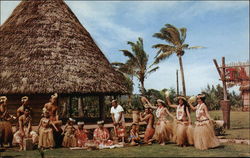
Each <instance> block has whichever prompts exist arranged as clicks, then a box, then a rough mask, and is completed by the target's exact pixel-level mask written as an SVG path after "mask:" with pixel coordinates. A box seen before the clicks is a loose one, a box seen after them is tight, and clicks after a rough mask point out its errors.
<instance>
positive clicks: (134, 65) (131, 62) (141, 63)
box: [113, 38, 159, 95]
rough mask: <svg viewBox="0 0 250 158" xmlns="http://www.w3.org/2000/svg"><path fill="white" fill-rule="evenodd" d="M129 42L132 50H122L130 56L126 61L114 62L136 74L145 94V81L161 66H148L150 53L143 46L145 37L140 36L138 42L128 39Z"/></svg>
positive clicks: (125, 54)
mask: <svg viewBox="0 0 250 158" xmlns="http://www.w3.org/2000/svg"><path fill="white" fill-rule="evenodd" d="M128 44H129V45H130V46H131V50H132V51H129V50H120V51H121V52H123V55H124V56H126V57H128V60H127V61H126V63H124V64H123V63H113V65H115V64H116V65H119V67H120V70H123V71H124V72H125V73H127V74H129V75H131V76H135V77H136V78H137V79H138V80H139V82H140V91H141V94H142V95H144V94H145V88H144V81H145V79H146V78H147V76H148V75H149V74H151V73H152V72H155V71H156V70H157V69H158V68H159V67H158V66H157V67H154V68H151V67H152V65H151V66H148V54H147V53H146V52H145V51H144V48H143V39H142V38H138V41H136V43H134V42H131V41H128Z"/></svg>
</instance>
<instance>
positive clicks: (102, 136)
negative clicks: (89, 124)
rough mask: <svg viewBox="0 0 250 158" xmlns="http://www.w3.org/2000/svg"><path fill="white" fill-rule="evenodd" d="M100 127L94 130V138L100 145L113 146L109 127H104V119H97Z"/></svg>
mask: <svg viewBox="0 0 250 158" xmlns="http://www.w3.org/2000/svg"><path fill="white" fill-rule="evenodd" d="M97 125H98V127H97V128H96V129H95V130H94V134H93V139H94V141H95V143H96V144H98V145H99V146H111V145H113V141H112V140H110V139H109V138H110V134H109V131H108V129H107V128H105V127H104V121H103V120H102V121H97Z"/></svg>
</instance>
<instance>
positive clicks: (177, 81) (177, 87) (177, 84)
mask: <svg viewBox="0 0 250 158" xmlns="http://www.w3.org/2000/svg"><path fill="white" fill-rule="evenodd" d="M176 94H177V96H179V78H178V70H176Z"/></svg>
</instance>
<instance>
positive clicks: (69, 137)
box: [62, 118, 77, 147]
mask: <svg viewBox="0 0 250 158" xmlns="http://www.w3.org/2000/svg"><path fill="white" fill-rule="evenodd" d="M75 122H76V120H74V119H72V118H69V120H68V123H67V124H66V126H65V128H64V131H63V134H64V138H63V143H62V146H64V147H76V146H77V140H76V136H75V132H76V129H75V127H74V123H75Z"/></svg>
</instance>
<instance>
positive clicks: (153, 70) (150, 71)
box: [145, 66, 159, 76]
mask: <svg viewBox="0 0 250 158" xmlns="http://www.w3.org/2000/svg"><path fill="white" fill-rule="evenodd" d="M158 69H159V66H157V67H155V68H152V69H151V70H149V71H147V73H146V75H145V76H147V75H149V74H151V73H153V72H155V71H156V70H158Z"/></svg>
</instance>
